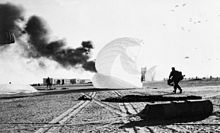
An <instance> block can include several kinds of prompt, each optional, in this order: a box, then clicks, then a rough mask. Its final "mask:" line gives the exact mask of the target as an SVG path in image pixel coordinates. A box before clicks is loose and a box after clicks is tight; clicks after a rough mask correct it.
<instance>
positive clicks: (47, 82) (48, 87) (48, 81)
mask: <svg viewBox="0 0 220 133" xmlns="http://www.w3.org/2000/svg"><path fill="white" fill-rule="evenodd" d="M46 84H47V89H51V86H52V84H51V82H50V78H49V77H48V78H47V79H46Z"/></svg>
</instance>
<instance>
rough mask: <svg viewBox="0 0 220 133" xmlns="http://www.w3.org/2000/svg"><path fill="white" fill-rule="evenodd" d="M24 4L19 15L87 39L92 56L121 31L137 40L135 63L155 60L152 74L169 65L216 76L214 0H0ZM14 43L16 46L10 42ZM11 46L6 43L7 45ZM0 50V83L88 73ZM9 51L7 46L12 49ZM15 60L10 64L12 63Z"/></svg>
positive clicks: (75, 40)
mask: <svg viewBox="0 0 220 133" xmlns="http://www.w3.org/2000/svg"><path fill="white" fill-rule="evenodd" d="M5 2H11V3H13V4H19V5H21V6H22V7H23V8H24V9H25V16H26V19H28V17H29V16H32V15H38V16H40V17H42V18H44V19H45V20H46V22H47V24H48V26H49V27H50V30H51V32H52V35H51V36H52V38H65V40H66V42H67V44H68V46H70V47H73V48H74V47H78V46H79V45H80V43H81V42H82V41H87V40H91V41H92V42H93V44H94V46H95V48H94V50H93V55H92V58H93V59H95V58H96V55H97V53H98V52H99V50H100V49H101V48H102V47H103V46H104V45H105V44H107V43H108V42H110V41H112V40H114V39H116V38H121V37H133V38H137V39H140V40H143V43H144V44H143V48H142V52H141V53H140V58H139V60H138V65H139V67H143V66H146V67H147V68H149V67H152V66H154V65H157V74H156V78H157V79H162V78H164V77H168V75H169V72H170V70H171V69H170V68H171V67H172V66H174V67H176V69H178V70H181V71H182V72H183V74H185V75H186V77H192V76H200V77H203V76H210V75H213V76H220V70H219V68H220V52H219V50H220V46H219V45H220V8H219V7H220V1H219V0H1V1H0V3H5ZM14 47H16V46H14ZM12 49H13V48H11V50H12ZM9 53H10V49H9V51H8V52H6V53H4V54H1V59H0V65H1V70H0V75H1V76H3V75H4V76H3V77H4V78H1V79H0V83H7V82H9V81H12V82H18V83H20V82H23V83H35V82H42V78H43V77H47V76H52V77H59V78H61V77H64V78H75V77H79V78H88V77H89V78H90V77H91V76H92V75H93V74H91V73H88V72H83V71H81V70H72V69H71V70H65V69H63V68H59V67H55V66H56V65H54V64H55V63H54V62H51V61H46V62H47V63H48V64H50V65H49V67H48V68H46V69H43V70H41V69H40V68H37V67H35V66H34V65H35V62H33V61H32V62H31V63H29V64H27V63H26V62H27V60H25V59H17V58H18V57H17V56H16V54H11V53H10V56H11V60H10V61H9V60H8V61H6V60H5V59H4V56H6V55H7V54H9ZM12 53H13V52H12ZM15 66H16V67H15Z"/></svg>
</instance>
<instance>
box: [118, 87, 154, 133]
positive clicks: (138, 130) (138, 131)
mask: <svg viewBox="0 0 220 133" xmlns="http://www.w3.org/2000/svg"><path fill="white" fill-rule="evenodd" d="M114 92H115V94H117V95H118V96H121V94H120V93H119V92H118V91H114ZM119 107H120V109H121V110H122V112H125V113H127V114H128V115H136V114H137V113H138V111H137V109H136V108H135V107H134V106H133V105H132V104H131V103H119ZM122 121H123V122H124V123H129V122H131V121H132V120H131V119H130V118H127V119H125V120H122ZM125 131H126V132H129V133H143V132H145V133H147V132H149V133H152V132H153V130H152V129H151V128H150V127H148V128H145V127H137V126H134V127H132V128H125Z"/></svg>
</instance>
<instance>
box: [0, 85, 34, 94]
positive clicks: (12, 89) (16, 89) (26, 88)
mask: <svg viewBox="0 0 220 133" xmlns="http://www.w3.org/2000/svg"><path fill="white" fill-rule="evenodd" d="M33 92H37V90H36V89H35V88H34V87H32V86H30V85H24V84H0V94H16V93H33Z"/></svg>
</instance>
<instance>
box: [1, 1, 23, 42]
mask: <svg viewBox="0 0 220 133" xmlns="http://www.w3.org/2000/svg"><path fill="white" fill-rule="evenodd" d="M23 19H24V17H23V8H21V7H19V6H15V5H12V4H10V3H5V4H0V46H1V45H6V44H10V43H14V42H15V38H17V37H19V36H21V31H22V29H21V28H20V27H19V26H18V25H17V23H18V22H19V21H22V20H23Z"/></svg>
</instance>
